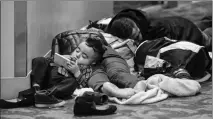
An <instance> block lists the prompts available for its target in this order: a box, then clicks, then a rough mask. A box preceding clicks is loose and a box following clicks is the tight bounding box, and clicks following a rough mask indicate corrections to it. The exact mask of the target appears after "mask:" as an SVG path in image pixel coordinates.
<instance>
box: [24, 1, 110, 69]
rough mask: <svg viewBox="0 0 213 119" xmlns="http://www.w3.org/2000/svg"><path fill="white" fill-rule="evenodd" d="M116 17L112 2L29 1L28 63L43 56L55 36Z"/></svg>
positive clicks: (29, 65)
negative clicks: (113, 15)
mask: <svg viewBox="0 0 213 119" xmlns="http://www.w3.org/2000/svg"><path fill="white" fill-rule="evenodd" d="M112 14H113V1H58V2H57V1H28V2H27V29H28V31H27V32H28V36H27V39H28V41H27V42H28V43H27V61H28V71H29V70H30V69H31V60H32V58H34V57H37V56H43V55H44V54H45V53H46V52H47V51H48V50H49V49H50V48H51V42H52V39H53V37H54V36H55V35H57V34H58V33H60V32H63V31H66V30H72V29H79V28H81V27H82V26H84V25H86V24H88V21H89V20H97V19H101V18H103V17H106V16H110V15H112Z"/></svg>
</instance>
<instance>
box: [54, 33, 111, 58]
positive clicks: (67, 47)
mask: <svg viewBox="0 0 213 119" xmlns="http://www.w3.org/2000/svg"><path fill="white" fill-rule="evenodd" d="M90 36H93V37H99V39H103V40H102V41H103V43H104V44H105V45H107V46H108V43H107V42H106V40H105V39H104V37H103V35H101V33H100V32H97V31H94V30H90V29H88V30H68V31H64V32H62V33H60V34H58V35H56V36H55V37H54V38H53V41H52V46H51V57H53V56H54V54H55V53H59V54H61V55H70V54H71V53H72V52H73V51H74V50H75V48H76V47H77V46H78V45H79V44H80V43H81V42H82V41H84V40H85V39H86V38H88V37H90Z"/></svg>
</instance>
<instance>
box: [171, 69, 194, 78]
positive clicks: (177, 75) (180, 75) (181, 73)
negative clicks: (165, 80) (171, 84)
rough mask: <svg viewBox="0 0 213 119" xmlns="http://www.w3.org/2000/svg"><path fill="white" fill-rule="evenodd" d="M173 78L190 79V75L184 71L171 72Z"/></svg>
mask: <svg viewBox="0 0 213 119" xmlns="http://www.w3.org/2000/svg"><path fill="white" fill-rule="evenodd" d="M173 75H174V76H175V78H187V79H191V75H190V74H189V73H188V72H187V71H186V70H185V69H178V70H176V71H174V72H173Z"/></svg>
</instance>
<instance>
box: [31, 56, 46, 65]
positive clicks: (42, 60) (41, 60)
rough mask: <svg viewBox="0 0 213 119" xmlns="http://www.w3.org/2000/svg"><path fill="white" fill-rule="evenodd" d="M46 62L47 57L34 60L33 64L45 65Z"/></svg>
mask: <svg viewBox="0 0 213 119" xmlns="http://www.w3.org/2000/svg"><path fill="white" fill-rule="evenodd" d="M45 62H46V58H45V57H36V58H33V59H32V64H34V63H39V64H44V63H45Z"/></svg>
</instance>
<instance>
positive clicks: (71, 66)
mask: <svg viewBox="0 0 213 119" xmlns="http://www.w3.org/2000/svg"><path fill="white" fill-rule="evenodd" d="M67 68H68V69H67V70H69V71H70V72H71V73H73V74H74V76H75V77H78V76H79V75H80V74H81V72H80V69H79V67H78V64H77V62H76V60H72V59H71V60H70V62H67Z"/></svg>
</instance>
